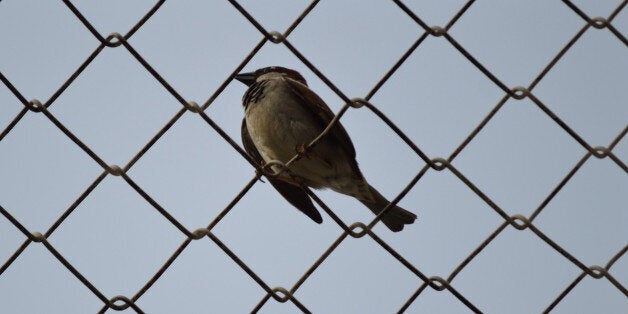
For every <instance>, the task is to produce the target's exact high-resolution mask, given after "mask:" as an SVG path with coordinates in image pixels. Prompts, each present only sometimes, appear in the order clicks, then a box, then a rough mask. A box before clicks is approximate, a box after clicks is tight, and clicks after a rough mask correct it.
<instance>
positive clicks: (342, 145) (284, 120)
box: [235, 66, 416, 232]
mask: <svg viewBox="0 0 628 314" xmlns="http://www.w3.org/2000/svg"><path fill="white" fill-rule="evenodd" d="M235 78H236V79H237V80H238V81H240V82H242V83H244V84H246V85H247V86H248V87H249V88H248V90H247V91H246V93H245V94H244V97H243V98H242V103H243V106H244V111H245V116H244V119H243V120H242V143H243V145H244V149H245V150H246V151H247V153H248V154H249V155H250V157H251V158H252V159H253V160H254V161H255V162H257V163H259V164H260V165H264V164H266V163H268V162H270V161H271V160H278V161H281V162H283V163H286V162H288V161H289V160H290V159H292V157H294V156H295V155H296V154H300V155H301V158H300V159H298V160H296V161H295V162H294V163H292V164H291V165H290V166H289V169H290V173H291V174H290V175H288V174H286V173H285V172H284V173H283V174H281V175H279V176H278V177H274V178H270V177H269V178H268V181H269V182H270V183H271V184H272V185H273V186H274V187H275V189H277V191H278V192H279V193H280V194H281V195H282V196H283V197H284V198H285V199H286V200H287V201H288V202H290V203H291V204H292V205H293V206H295V207H296V208H297V209H299V210H300V211H301V212H303V213H304V214H306V215H307V216H308V217H310V218H311V219H312V220H314V221H315V222H317V223H321V222H322V221H323V219H322V217H321V215H320V213H319V212H318V210H316V208H315V207H314V205H313V204H312V200H311V199H310V197H309V196H308V195H307V193H305V191H304V190H303V188H302V187H301V184H302V185H304V186H308V187H312V188H314V189H324V188H329V189H332V190H334V191H336V192H338V193H342V194H345V195H349V196H352V197H355V198H356V199H357V200H358V201H360V202H361V203H362V204H364V205H365V206H366V207H368V208H369V209H370V210H371V211H372V212H373V213H374V214H376V215H377V214H378V213H380V212H381V211H382V209H384V207H386V206H387V205H388V204H389V203H390V202H389V201H388V200H387V199H386V198H385V197H383V196H382V195H381V194H380V193H379V192H378V191H377V190H376V189H375V188H373V187H372V186H370V185H369V184H368V182H366V179H365V178H364V176H363V175H362V173H361V172H360V169H359V168H358V163H357V162H356V160H355V149H354V147H353V143H351V139H350V138H349V135H348V134H347V131H345V129H344V127H342V125H341V124H340V123H339V122H338V123H335V124H334V126H333V127H332V128H331V130H330V132H329V133H327V135H326V136H324V137H323V138H321V140H320V141H319V142H318V143H317V144H316V145H315V146H313V147H312V148H310V149H306V146H307V145H308V144H309V143H310V142H311V141H312V140H314V139H315V138H316V137H318V135H319V134H321V133H322V132H323V130H324V129H325V128H326V127H327V125H329V123H330V122H331V120H332V119H333V117H334V114H333V112H332V111H331V110H330V109H329V107H327V105H326V104H325V102H323V100H322V99H321V98H320V97H319V96H318V95H316V93H314V92H313V91H311V90H310V89H309V88H308V86H307V83H306V81H305V79H304V78H303V76H301V74H299V72H297V71H294V70H290V69H286V68H283V67H278V66H274V67H267V68H263V69H259V70H257V71H255V72H251V73H241V74H238V75H236V77H235ZM271 168H273V170H274V171H279V169H277V167H276V166H271ZM415 219H416V215H415V214H413V213H411V212H409V211H407V210H405V209H403V208H401V207H399V206H393V208H391V209H389V210H388V212H387V213H386V214H385V215H384V216H383V217H382V222H383V223H384V224H385V225H386V226H387V227H388V228H389V229H390V230H392V231H395V232H397V231H401V230H402V229H403V226H404V225H405V224H411V223H413V222H414V220H415Z"/></svg>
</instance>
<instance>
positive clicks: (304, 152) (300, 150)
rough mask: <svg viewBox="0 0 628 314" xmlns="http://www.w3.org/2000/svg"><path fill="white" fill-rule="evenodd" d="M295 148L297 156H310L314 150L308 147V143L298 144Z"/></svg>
mask: <svg viewBox="0 0 628 314" xmlns="http://www.w3.org/2000/svg"><path fill="white" fill-rule="evenodd" d="M294 150H295V151H296V153H297V156H299V159H300V158H303V157H305V158H308V159H309V158H310V153H311V152H312V151H311V149H310V148H309V147H308V145H306V144H301V145H297V146H296V147H295V148H294Z"/></svg>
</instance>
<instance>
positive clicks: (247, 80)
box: [233, 73, 255, 86]
mask: <svg viewBox="0 0 628 314" xmlns="http://www.w3.org/2000/svg"><path fill="white" fill-rule="evenodd" d="M233 78H234V79H236V80H238V81H240V82H241V83H242V84H244V85H246V86H250V85H251V84H253V83H255V73H240V74H237V75H236V76H234V77H233Z"/></svg>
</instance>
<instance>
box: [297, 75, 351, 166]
mask: <svg viewBox="0 0 628 314" xmlns="http://www.w3.org/2000/svg"><path fill="white" fill-rule="evenodd" d="M285 80H286V82H287V83H288V86H289V87H290V89H292V91H293V92H294V94H295V95H296V96H297V97H299V98H300V99H301V100H302V101H303V104H305V105H306V108H307V109H309V110H311V111H312V116H314V117H318V120H319V123H320V124H321V126H322V128H323V129H325V128H326V127H327V125H329V123H330V122H331V120H332V119H333V118H334V116H335V115H334V113H333V112H332V111H331V109H329V107H328V106H327V104H325V102H324V101H323V100H322V99H321V98H320V97H319V96H318V95H316V93H314V92H313V91H311V90H310V89H309V88H308V87H307V86H306V85H304V84H301V83H299V82H297V81H295V80H292V79H285ZM327 136H332V137H334V138H335V139H336V140H337V141H338V142H339V144H340V146H341V147H342V149H343V150H344V151H345V153H346V154H347V155H348V156H349V157H350V158H351V159H354V160H355V148H354V147H353V143H352V142H351V138H349V134H347V131H346V130H345V128H344V127H343V126H342V124H340V121H338V122H337V123H336V124H335V125H334V127H333V128H332V129H331V130H330V132H329V133H328V135H327ZM355 168H357V164H356V167H355Z"/></svg>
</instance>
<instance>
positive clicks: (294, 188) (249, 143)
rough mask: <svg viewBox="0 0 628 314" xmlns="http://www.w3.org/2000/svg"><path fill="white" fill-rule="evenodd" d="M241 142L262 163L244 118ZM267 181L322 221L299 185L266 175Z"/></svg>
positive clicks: (284, 195) (296, 204) (253, 157)
mask: <svg viewBox="0 0 628 314" xmlns="http://www.w3.org/2000/svg"><path fill="white" fill-rule="evenodd" d="M241 131H242V132H241V133H242V144H243V145H244V150H246V152H247V153H248V154H249V156H251V158H252V159H253V161H255V162H256V163H257V164H259V165H262V164H263V163H264V158H262V156H261V155H260V154H259V152H258V151H257V148H256V147H255V144H253V140H252V139H251V135H250V134H249V129H248V128H247V127H246V119H242V130H241ZM267 178H268V182H270V184H271V185H272V186H273V187H274V188H275V189H276V190H277V192H279V194H281V196H283V197H284V198H285V199H286V200H287V201H288V202H289V203H290V204H292V206H294V207H296V208H297V209H298V210H300V211H301V212H302V213H304V214H305V215H306V216H308V217H310V218H311V219H312V220H314V221H315V222H317V223H319V224H320V223H322V222H323V217H321V214H320V213H319V212H318V210H316V207H314V204H312V200H311V199H310V197H309V196H308V195H307V193H305V191H304V190H303V188H301V187H300V186H299V185H294V184H291V183H289V182H286V181H283V180H279V179H277V178H271V177H267Z"/></svg>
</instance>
